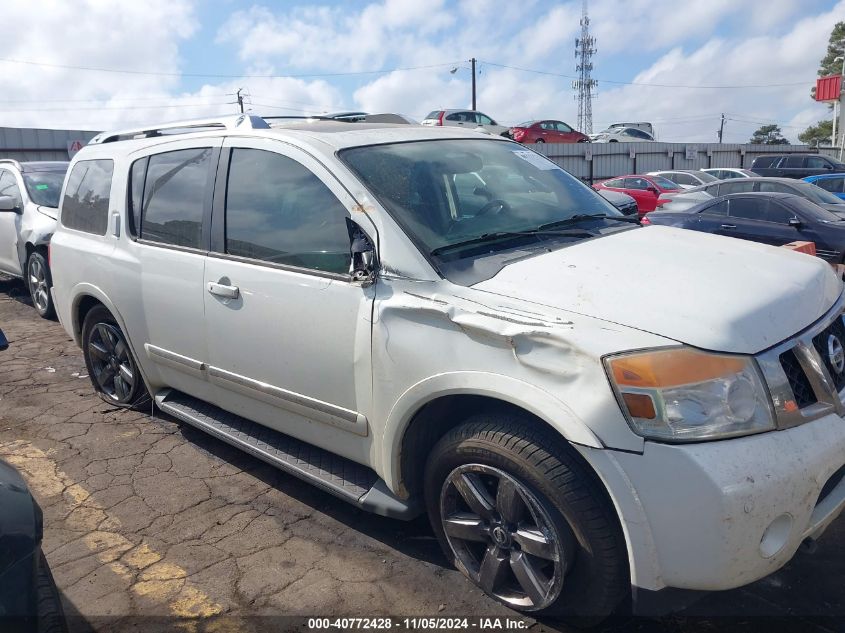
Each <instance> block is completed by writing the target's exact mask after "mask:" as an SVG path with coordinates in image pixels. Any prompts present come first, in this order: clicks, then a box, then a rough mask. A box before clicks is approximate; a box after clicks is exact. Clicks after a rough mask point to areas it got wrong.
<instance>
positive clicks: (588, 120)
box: [572, 0, 598, 134]
mask: <svg viewBox="0 0 845 633" xmlns="http://www.w3.org/2000/svg"><path fill="white" fill-rule="evenodd" d="M595 45H596V38H594V37H591V36H590V18H589V16H588V15H587V0H584V3H583V5H582V7H581V37H579V38H576V39H575V58H576V59H577V60H578V63H577V64H575V70H576V71H577V72H578V79H576V80H575V81H573V82H572V89H573V90H576V91H577V92H578V94H577V95H576V96H575V99H576V100H577V101H578V131H579V132H582V133H584V134H590V133H592V131H593V88H595V87H596V84H597V83H598V82H597V81H596V80H595V79H592V78H591V77H590V71H592V70H593V63H592V62H591V61H590V59H591V58H592V56H593V55H595V54H596V48H595Z"/></svg>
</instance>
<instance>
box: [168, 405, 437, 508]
mask: <svg viewBox="0 0 845 633" xmlns="http://www.w3.org/2000/svg"><path fill="white" fill-rule="evenodd" d="M155 401H156V404H157V405H158V407H159V408H160V409H161V410H162V411H164V412H166V413H169V414H170V415H172V416H173V417H175V418H177V419H179V420H181V421H183V422H186V423H188V424H190V425H191V426H195V427H197V428H198V429H201V430H203V431H205V432H207V433H208V434H210V435H213V436H214V437H216V438H218V439H220V440H223V441H224V442H227V443H228V444H231V445H232V446H236V447H238V448H240V449H241V450H243V451H245V452H247V453H249V454H250V455H253V456H255V457H257V458H259V459H261V460H264V461H265V462H267V463H268V464H271V465H273V466H275V467H276V468H278V469H280V470H283V471H285V472H286V473H289V474H291V475H293V476H295V477H299V478H300V479H303V480H304V481H307V482H308V483H311V484H314V485H315V486H317V487H318V488H321V489H323V490H325V491H326V492H328V493H331V494H333V495H334V496H336V497H338V498H340V499H343V500H344V501H347V502H349V503H352V504H354V505H357V506H358V507H360V508H362V509H363V510H366V511H367V512H373V513H374V514H379V515H381V516H386V517H391V518H394V519H403V520H409V519H413V518H415V517H417V516H419V515H420V514H421V513H422V508H421V507H420V504H419V503H417V502H416V501H415V500H414V499H409V500H407V501H406V500H402V499H399V498H398V497H396V496H395V495H394V494H393V493H392V492H391V491H390V490H389V489H388V487H387V485H386V484H385V483H384V481H383V480H382V479H379V477H378V475H376V473H375V471H373V470H372V469H370V468H367V467H366V466H363V465H361V464H358V463H357V462H353V461H352V460H351V459H346V458H345V457H340V456H339V455H335V454H334V453H330V452H329V451H327V450H324V449H322V448H318V447H316V446H313V445H312V444H308V443H307V442H303V441H301V440H297V439H294V438H292V437H290V436H289V435H285V434H283V433H279V432H278V431H274V430H273V429H271V428H268V427H266V426H264V425H262V424H258V423H256V422H251V421H250V420H247V419H246V418H242V417H240V416H239V415H235V414H234V413H229V412H228V411H224V410H223V409H221V408H219V407H216V406H214V405H213V404H209V403H208V402H205V401H204V400H200V399H198V398H194V397H192V396H189V395H187V394H185V393H182V392H180V391H176V390H174V389H163V390H162V391H159V392H158V393H157V394H156V396H155Z"/></svg>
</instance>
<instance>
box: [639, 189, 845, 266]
mask: <svg viewBox="0 0 845 633" xmlns="http://www.w3.org/2000/svg"><path fill="white" fill-rule="evenodd" d="M643 224H663V225H668V226H676V227H679V228H684V229H692V230H693V231H703V232H705V233H716V234H717V235H727V236H730V237H739V238H742V239H745V240H751V241H753V242H762V243H763V244H771V245H773V246H782V245H783V244H788V243H789V242H795V241H807V242H813V243H815V245H816V254H817V255H818V256H819V257H821V258H822V259H826V260H827V261H829V262H835V263H843V255H845V217H843V216H842V215H839V214H836V213H832V212H831V211H828V210H827V209H823V208H822V207H820V206H819V205H817V204H815V203H813V202H810V201H809V200H807V199H806V198H802V197H800V196H797V195H795V194H791V193H736V194H731V195H728V196H719V197H718V198H713V199H712V200H708V201H706V202H702V203H700V204H697V205H695V206H693V207H690V208H689V209H686V210H684V211H655V212H653V213H649V214H648V215H646V216H645V217H644V218H643Z"/></svg>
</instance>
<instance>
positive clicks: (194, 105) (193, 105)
mask: <svg viewBox="0 0 845 633" xmlns="http://www.w3.org/2000/svg"><path fill="white" fill-rule="evenodd" d="M231 103H232V102H231V101H223V102H220V103H207V102H202V103H174V104H172V105H144V106H115V107H112V106H97V107H93V108H0V112H79V111H85V110H92V111H99V110H151V109H168V108H203V107H211V106H215V107H216V106H224V105H230V104H231Z"/></svg>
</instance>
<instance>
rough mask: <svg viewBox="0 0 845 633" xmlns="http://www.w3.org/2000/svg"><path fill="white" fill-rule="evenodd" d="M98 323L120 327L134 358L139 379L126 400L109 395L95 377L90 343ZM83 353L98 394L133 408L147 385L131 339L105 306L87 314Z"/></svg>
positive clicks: (125, 406)
mask: <svg viewBox="0 0 845 633" xmlns="http://www.w3.org/2000/svg"><path fill="white" fill-rule="evenodd" d="M98 323H107V324H109V325H112V326H114V327H116V328H117V329H118V331H119V332H120V335H121V336H122V337H123V342H124V343H125V344H126V348H127V351H128V354H129V357H130V358H131V359H132V364H133V366H134V369H135V372H136V373H137V375H138V380H136V381H135V384H134V385H133V387H132V393H131V394H130V395H129V398H127V399H126V402H118V401H116V400H114V399H113V398H111V397H109V396H108V395H107V394H106V393H104V392H103V390H102V389H101V388H100V385H99V384H97V379H96V378H95V377H94V367H93V365H92V364H91V357H90V355H89V352H88V344H89V342H90V339H91V331H92V330H93V329H94V326H95V325H97V324H98ZM82 355H83V357H84V358H85V368H86V369H87V370H88V377H89V378H90V379H91V385H92V386H93V387H94V391H96V392H97V395H98V396H100V398H102V399H103V401H105V402H108V403H109V404H111V405H113V406H115V407H122V408H127V409H128V408H132V407H133V406H134V405H135V403H136V402H137V401H138V399H139V398H140V396H141V394H142V393H143V390H144V389H146V387H144V386H143V385H144V380H143V376H142V375H141V372H140V369H139V368H138V361H137V360H136V359H135V355H134V354H133V353H132V348H131V347H130V345H129V341H128V340H127V339H126V334H124V332H123V330H122V329H121V328H120V325H118V323H117V321H116V320H115V318H114V317H113V316H112V314H111V312H109V311H108V310H107V309H106V308H105V307H103V306H95V307H93V308H91V310H90V311H89V312H88V314H87V315H85V321H84V323H83V324H82Z"/></svg>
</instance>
